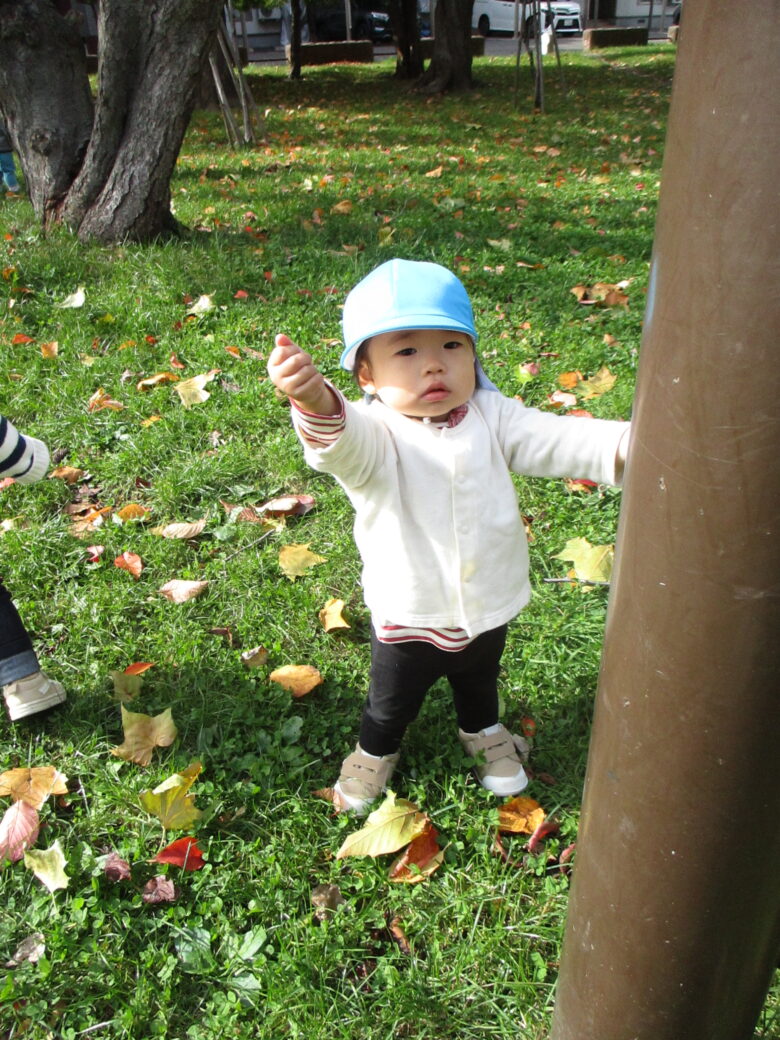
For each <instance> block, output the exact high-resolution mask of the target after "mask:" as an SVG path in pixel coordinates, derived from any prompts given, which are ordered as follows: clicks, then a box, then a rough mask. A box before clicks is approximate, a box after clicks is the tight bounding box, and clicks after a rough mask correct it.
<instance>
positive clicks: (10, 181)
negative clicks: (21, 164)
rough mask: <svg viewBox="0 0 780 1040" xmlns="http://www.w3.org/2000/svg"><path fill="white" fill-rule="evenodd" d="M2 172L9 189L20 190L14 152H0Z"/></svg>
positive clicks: (0, 169)
mask: <svg viewBox="0 0 780 1040" xmlns="http://www.w3.org/2000/svg"><path fill="white" fill-rule="evenodd" d="M0 173H1V174H2V175H3V181H4V182H5V186H6V188H7V189H8V191H18V190H19V181H18V180H17V179H16V167H15V166H14V153H13V152H0Z"/></svg>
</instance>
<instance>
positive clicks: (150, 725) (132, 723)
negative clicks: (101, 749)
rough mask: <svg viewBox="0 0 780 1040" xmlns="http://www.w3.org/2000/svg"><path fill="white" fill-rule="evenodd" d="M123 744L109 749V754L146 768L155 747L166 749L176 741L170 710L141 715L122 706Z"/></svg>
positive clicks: (174, 726) (175, 730)
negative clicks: (157, 713)
mask: <svg viewBox="0 0 780 1040" xmlns="http://www.w3.org/2000/svg"><path fill="white" fill-rule="evenodd" d="M122 730H123V732H124V736H125V739H124V743H122V744H119V745H118V746H117V747H113V748H111V754H112V755H116V757H117V758H123V759H124V760H125V761H126V762H136V763H137V764H138V765H139V766H148V765H149V763H150V762H151V761H152V752H153V751H154V749H155V748H156V747H168V746H169V745H170V744H172V743H173V742H174V740H175V739H176V734H177V729H176V725H175V723H174V721H173V715H172V713H171V709H170V708H166V709H165V711H163V712H161V713H160V714H159V715H154V716H152V715H141V714H136V713H135V712H133V711H128V710H127V708H126V707H125V706H124V704H123V705H122Z"/></svg>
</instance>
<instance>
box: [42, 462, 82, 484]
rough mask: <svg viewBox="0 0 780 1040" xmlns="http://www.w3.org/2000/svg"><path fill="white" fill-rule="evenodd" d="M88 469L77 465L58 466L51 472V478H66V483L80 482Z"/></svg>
mask: <svg viewBox="0 0 780 1040" xmlns="http://www.w3.org/2000/svg"><path fill="white" fill-rule="evenodd" d="M85 475H86V470H83V469H77V468H76V467H75V466H58V467H57V468H56V469H53V470H52V471H51V473H50V474H49V480H55V479H56V480H64V481H65V483H66V484H78V482H79V481H80V480H81V478H82V477H84V476H85Z"/></svg>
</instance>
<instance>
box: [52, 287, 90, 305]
mask: <svg viewBox="0 0 780 1040" xmlns="http://www.w3.org/2000/svg"><path fill="white" fill-rule="evenodd" d="M86 299H87V294H86V292H85V291H84V286H83V285H80V286H79V287H78V289H76V291H75V292H74V293H71V294H70V296H66V297H65V299H64V300H63V301H62V302H61V303H55V304H54V306H55V307H60V308H61V309H62V310H67V309H68V308H69V307H70V308H76V307H83V306H84V302H85V301H86Z"/></svg>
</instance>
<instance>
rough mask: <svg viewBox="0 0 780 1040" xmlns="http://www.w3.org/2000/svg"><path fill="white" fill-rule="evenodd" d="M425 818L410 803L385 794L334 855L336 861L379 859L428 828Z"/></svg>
mask: <svg viewBox="0 0 780 1040" xmlns="http://www.w3.org/2000/svg"><path fill="white" fill-rule="evenodd" d="M429 823H430V821H429V819H428V817H427V816H426V815H425V814H424V813H421V812H420V810H419V809H418V808H417V806H416V805H415V804H414V803H413V802H409V801H407V800H406V799H405V798H399V799H396V796H395V793H394V792H393V791H388V792H387V796H386V798H385V800H384V801H383V802H382V804H381V805H380V806H379V807H378V808H377V809H374V811H373V812H372V813H371V814H370V816H369V817H368V819H367V820H366V823H365V824H364V826H363V827H361V829H360V830H359V831H355V833H354V834H350V835H349V836H348V837H347V839H346V840H345V841H344V843H343V845H342V846H341V848H340V849H339V851H338V852H337V853H336V859H345V858H346V857H347V856H382V855H384V854H385V853H387V852H397V851H398V849H400V848H402V847H403V846H404V845H407V844H408V843H409V842H410V841H413V840H414V839H415V838H416V837H417V836H418V835H420V834H422V833H423V831H424V830H425V828H426V827H427V826H428V825H429Z"/></svg>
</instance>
